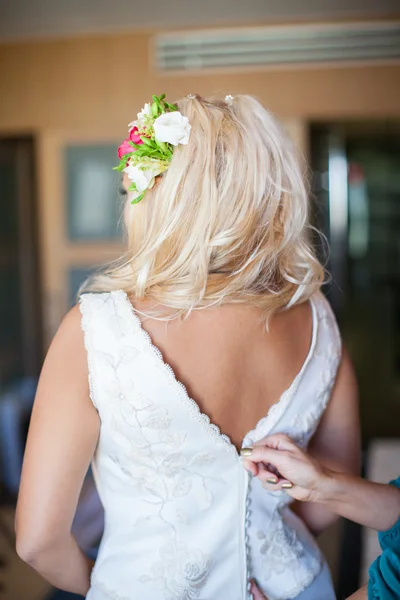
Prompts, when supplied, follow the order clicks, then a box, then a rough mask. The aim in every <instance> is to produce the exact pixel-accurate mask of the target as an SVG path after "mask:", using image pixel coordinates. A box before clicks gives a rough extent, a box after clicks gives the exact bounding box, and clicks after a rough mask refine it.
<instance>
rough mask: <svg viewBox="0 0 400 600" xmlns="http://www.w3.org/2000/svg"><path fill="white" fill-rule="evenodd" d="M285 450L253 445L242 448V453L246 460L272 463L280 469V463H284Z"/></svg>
mask: <svg viewBox="0 0 400 600" xmlns="http://www.w3.org/2000/svg"><path fill="white" fill-rule="evenodd" d="M284 452H285V451H284V450H272V449H271V448H268V447H267V446H258V445H257V446H253V448H242V450H241V453H240V454H241V455H242V457H243V458H245V459H246V461H250V462H253V463H262V462H263V463H266V464H267V463H271V464H272V465H274V466H275V467H276V468H277V469H278V470H279V464H280V463H282V458H283V457H284Z"/></svg>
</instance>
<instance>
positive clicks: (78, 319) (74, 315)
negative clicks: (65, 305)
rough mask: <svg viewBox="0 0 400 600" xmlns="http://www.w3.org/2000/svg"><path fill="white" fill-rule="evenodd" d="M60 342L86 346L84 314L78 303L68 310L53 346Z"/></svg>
mask: <svg viewBox="0 0 400 600" xmlns="http://www.w3.org/2000/svg"><path fill="white" fill-rule="evenodd" d="M60 344H71V345H76V348H77V349H79V348H80V347H82V348H83V347H84V336H83V331H82V315H81V311H80V307H79V305H78V304H76V305H75V306H74V307H73V308H71V309H70V310H69V311H68V312H67V314H66V315H65V316H64V318H63V319H62V321H61V323H60V326H59V328H58V330H57V332H56V334H55V336H54V339H53V342H52V346H54V345H57V346H58V345H60Z"/></svg>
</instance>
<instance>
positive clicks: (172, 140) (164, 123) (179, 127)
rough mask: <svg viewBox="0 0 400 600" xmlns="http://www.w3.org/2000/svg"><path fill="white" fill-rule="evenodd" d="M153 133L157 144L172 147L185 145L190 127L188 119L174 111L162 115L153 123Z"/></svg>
mask: <svg viewBox="0 0 400 600" xmlns="http://www.w3.org/2000/svg"><path fill="white" fill-rule="evenodd" d="M153 127H154V133H155V137H156V140H157V141H158V142H167V143H168V144H172V145H173V146H177V145H178V144H187V143H188V141H189V134H190V129H191V125H190V124H189V119H188V118H187V117H184V116H183V115H181V113H180V112H178V111H174V112H170V113H164V114H163V115H161V116H160V117H158V119H156V120H155V121H154V125H153Z"/></svg>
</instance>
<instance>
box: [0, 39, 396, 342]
mask: <svg viewBox="0 0 400 600" xmlns="http://www.w3.org/2000/svg"><path fill="white" fill-rule="evenodd" d="M151 36H152V33H151V32H141V33H134V34H130V35H127V34H124V35H121V34H120V35H109V36H103V37H91V38H76V39H68V40H58V41H45V42H36V43H26V44H9V45H3V46H1V45H0V135H2V134H19V133H33V134H34V135H35V136H36V138H37V142H38V157H37V159H38V163H37V168H38V185H39V202H40V227H41V235H40V240H41V257H42V272H43V285H44V309H45V310H44V313H45V314H44V316H45V328H46V336H47V337H50V336H51V335H52V333H53V332H54V329H55V327H56V326H57V324H58V322H59V319H60V317H61V315H62V314H63V312H64V311H65V310H66V275H65V274H66V269H67V268H68V266H69V265H71V264H74V265H80V264H81V265H85V264H91V263H93V262H100V261H101V260H104V259H107V258H109V257H112V256H114V255H115V253H116V252H118V248H117V247H116V246H115V245H114V246H113V245H103V244H102V245H96V244H90V245H81V244H78V245H77V244H75V245H73V246H72V245H71V244H70V243H69V242H68V240H66V238H65V234H64V222H65V219H64V198H63V190H64V186H63V166H62V160H61V151H62V148H63V146H64V145H65V143H66V142H71V141H79V140H81V141H93V140H95V139H98V140H102V141H113V142H114V141H115V142H116V143H117V142H118V141H119V140H120V139H122V138H123V136H124V134H125V132H126V126H127V123H128V122H129V121H130V120H132V117H134V116H135V114H136V112H137V110H138V108H140V106H141V105H142V104H143V102H144V101H146V100H148V99H149V97H150V96H151V94H153V93H157V94H158V93H162V92H166V93H167V95H168V96H169V97H170V98H176V97H177V96H181V95H184V94H188V93H194V92H198V93H200V94H202V95H209V94H214V93H217V94H220V95H224V94H226V93H232V94H235V93H238V92H246V93H250V94H255V95H257V96H258V97H260V98H261V99H262V100H263V101H264V102H265V103H266V105H267V106H268V107H269V108H270V109H271V110H272V111H274V112H276V113H277V114H278V115H280V116H281V117H283V118H284V120H285V121H286V123H287V126H288V128H289V130H290V131H291V133H292V135H293V136H294V137H295V138H296V141H297V142H298V144H299V145H300V146H301V147H302V148H303V149H305V146H306V138H307V121H309V120H310V119H329V120H331V119H342V118H348V117H353V118H357V117H360V118H361V117H363V118H365V117H389V116H390V117H400V63H399V64H397V65H396V64H392V65H370V66H365V65H364V66H361V65H358V66H357V65H353V66H348V67H339V66H330V67H319V68H304V67H299V68H296V69H285V70H280V71H278V70H260V71H258V72H256V71H245V72H223V73H215V74H211V73H209V74H202V75H199V74H186V75H184V76H173V77H168V78H167V77H163V76H160V75H158V74H157V73H156V72H155V71H154V69H153V68H152V65H151Z"/></svg>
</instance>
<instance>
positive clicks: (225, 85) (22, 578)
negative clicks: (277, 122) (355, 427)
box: [0, 0, 400, 600]
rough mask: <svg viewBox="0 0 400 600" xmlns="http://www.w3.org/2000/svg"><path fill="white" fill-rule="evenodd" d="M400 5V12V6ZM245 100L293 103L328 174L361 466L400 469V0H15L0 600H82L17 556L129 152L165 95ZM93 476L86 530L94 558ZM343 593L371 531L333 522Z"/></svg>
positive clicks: (360, 570)
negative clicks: (51, 348) (147, 112)
mask: <svg viewBox="0 0 400 600" xmlns="http://www.w3.org/2000/svg"><path fill="white" fill-rule="evenodd" d="M396 10H397V12H396ZM163 92H165V93H166V94H167V96H168V98H169V99H173V98H177V97H180V96H182V95H186V94H188V93H199V94H201V95H203V96H207V95H219V96H221V97H224V96H225V94H235V93H248V94H254V95H256V96H257V97H259V98H260V99H261V100H262V101H263V103H264V104H265V105H266V106H267V107H268V108H269V109H271V110H272V111H273V112H274V113H276V114H277V115H278V116H280V117H281V118H282V120H283V122H284V124H285V126H286V128H287V129H288V131H289V133H290V135H291V136H292V138H293V139H294V141H295V143H296V145H297V146H298V148H299V150H300V151H301V152H302V153H303V154H304V156H305V157H306V160H307V162H308V165H309V167H310V173H311V187H312V196H311V198H310V203H311V210H312V217H313V222H314V224H315V225H316V226H317V227H319V228H320V229H321V230H322V231H323V232H324V233H325V235H326V236H327V238H328V240H329V242H330V246H331V252H330V258H329V264H328V267H329V269H330V271H331V273H332V283H331V284H330V285H329V287H328V288H327V289H326V291H327V293H328V295H329V297H330V300H331V302H332V304H333V307H334V309H335V312H336V314H337V317H338V320H339V322H340V325H341V329H342V332H343V337H344V340H345V343H346V344H347V346H348V348H349V350H350V353H351V356H352V358H353V360H354V363H355V366H356V370H357V375H358V380H359V385H360V404H361V408H360V410H361V419H362V428H363V446H364V473H365V474H366V475H367V476H368V477H370V478H372V479H375V480H380V481H388V480H389V479H390V478H392V477H394V476H398V475H399V463H400V460H399V458H400V431H399V429H400V6H399V5H398V3H397V2H396V1H395V0H392V1H391V0H380V1H379V2H377V1H376V0H303V1H302V2H299V1H298V0H280V1H279V2H275V1H273V0H247V1H246V2H242V1H241V0H229V1H228V0H201V2H197V3H196V2H187V1H185V0H174V2H170V3H166V2H161V0H152V2H136V1H133V0H112V1H111V0H108V1H107V0H85V1H82V0H69V1H68V2H64V1H61V0H36V2H35V3H33V2H30V1H28V0H1V2H0V598H1V600H44V599H46V600H50V599H51V600H56V599H57V600H61V599H62V598H65V599H67V598H72V596H69V595H63V594H61V593H57V592H56V591H54V590H51V589H49V586H48V585H47V584H46V583H45V582H43V581H42V580H41V579H40V578H39V577H38V576H37V575H36V574H35V573H34V572H33V571H32V570H31V569H30V568H29V567H27V566H26V565H23V564H22V562H21V561H20V560H19V559H18V558H17V557H16V555H15V552H14V549H13V548H14V533H13V517H14V506H15V499H16V494H17V491H18V485H19V478H20V469H21V460H22V454H23V449H24V443H25V436H26V431H27V426H28V423H29V416H30V411H31V407H32V402H33V397H34V393H35V387H36V382H37V377H38V374H39V371H40V367H41V364H42V361H43V356H44V353H45V351H46V348H47V347H48V344H49V341H50V340H51V338H52V336H53V335H54V333H55V331H56V329H57V327H58V325H59V323H60V321H61V319H62V317H63V315H64V314H65V313H66V311H67V310H68V308H69V307H70V306H71V305H72V304H73V303H74V302H75V294H76V291H77V289H78V287H79V285H80V283H81V282H82V281H83V280H84V279H85V277H86V276H87V275H88V274H89V273H90V272H91V271H92V270H93V269H94V268H96V267H97V266H99V265H100V264H101V263H103V262H105V261H108V260H110V259H113V258H114V257H116V256H117V255H118V254H119V253H120V251H121V249H122V239H121V228H120V225H119V217H120V210H121V207H120V200H119V199H118V185H119V181H118V176H117V175H116V174H115V172H114V171H112V167H113V166H114V165H115V164H116V163H117V155H116V149H117V146H118V144H119V143H120V142H121V141H122V139H123V138H124V137H125V134H126V131H127V123H129V122H130V121H131V120H132V119H133V118H134V117H135V115H136V113H137V112H138V110H139V109H140V108H141V107H142V105H143V104H144V102H146V101H148V100H149V99H150V98H151V95H152V94H161V93H163ZM101 529H102V513H101V506H100V505H99V502H98V499H97V496H96V494H95V492H94V490H93V485H92V480H91V479H90V476H88V479H87V482H86V484H85V488H84V490H83V492H82V499H81V503H80V508H79V511H78V515H77V518H76V522H75V524H74V530H75V532H76V535H77V537H78V539H79V541H80V543H81V545H82V546H83V547H84V548H85V550H87V551H88V552H91V553H92V554H93V555H95V552H96V547H97V544H98V541H99V539H100V537H101ZM321 543H322V545H323V548H324V550H325V552H326V554H327V556H328V559H329V562H330V564H331V567H332V570H333V574H334V578H335V583H336V586H337V589H338V597H339V599H341V598H345V597H346V596H347V595H348V594H349V593H350V592H351V591H353V590H354V589H355V588H356V586H357V585H358V582H359V580H363V581H364V580H365V577H366V567H367V565H368V564H369V563H370V562H371V561H372V560H373V558H374V556H375V554H376V553H377V551H378V550H377V545H376V540H375V535H374V533H373V532H362V531H361V530H360V529H359V528H358V527H355V526H353V525H351V524H349V523H347V522H343V521H342V522H340V524H339V525H338V526H336V527H335V528H333V529H332V530H330V531H329V532H327V533H326V534H324V537H323V539H322V542H321Z"/></svg>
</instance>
